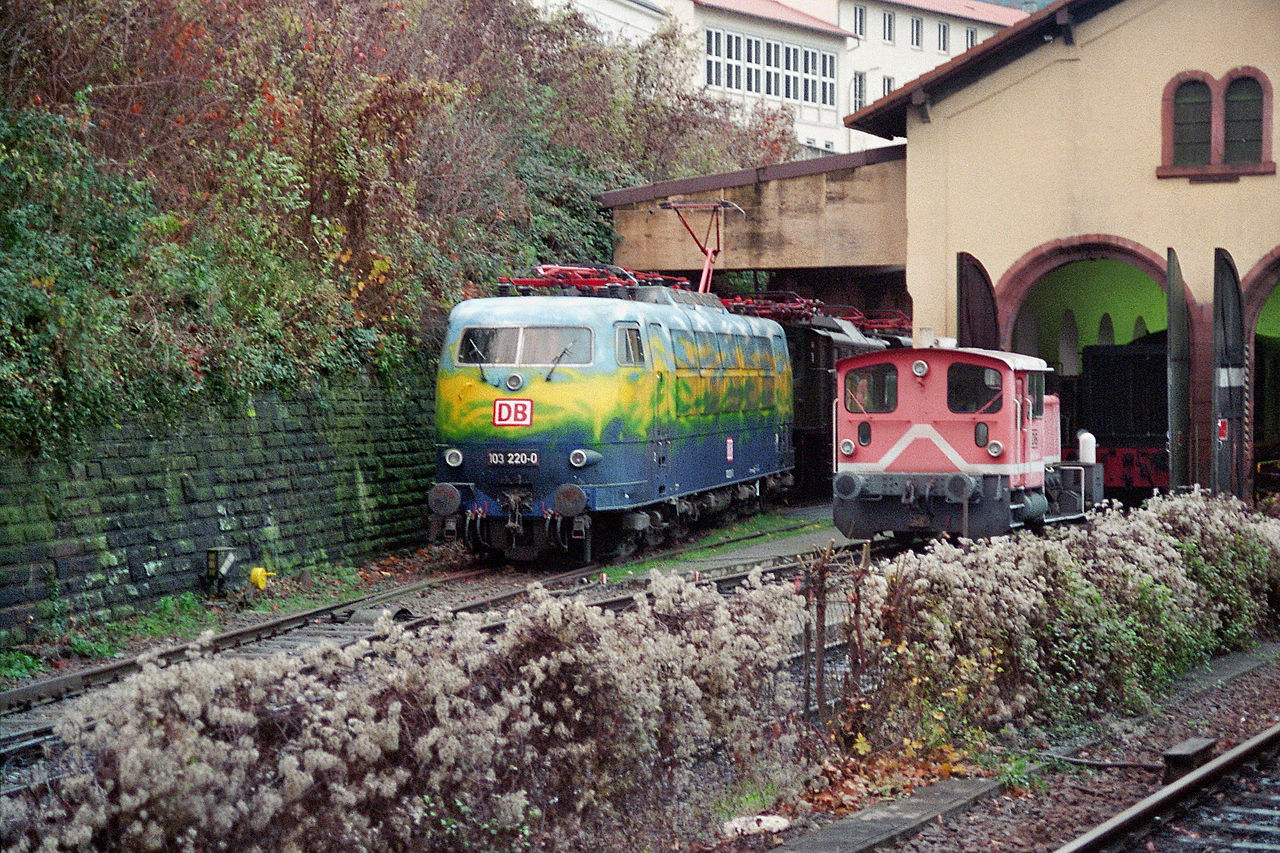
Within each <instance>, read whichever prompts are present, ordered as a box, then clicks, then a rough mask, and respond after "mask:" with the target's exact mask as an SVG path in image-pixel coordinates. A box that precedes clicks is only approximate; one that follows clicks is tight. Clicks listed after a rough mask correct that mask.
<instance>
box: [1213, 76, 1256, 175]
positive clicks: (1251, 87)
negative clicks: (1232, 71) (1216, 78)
mask: <svg viewBox="0 0 1280 853" xmlns="http://www.w3.org/2000/svg"><path fill="white" fill-rule="evenodd" d="M1223 120H1224V124H1223V148H1222V162H1224V163H1261V162H1262V84H1261V83H1259V82H1258V81H1257V80H1255V79H1254V78H1252V77H1237V78H1236V79H1235V80H1232V81H1231V84H1230V85H1229V86H1227V102H1226V112H1225V113H1224V116H1223Z"/></svg>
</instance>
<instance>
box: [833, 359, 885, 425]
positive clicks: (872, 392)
mask: <svg viewBox="0 0 1280 853" xmlns="http://www.w3.org/2000/svg"><path fill="white" fill-rule="evenodd" d="M844 407H845V410H846V411H849V412H852V413H854V414H859V413H861V414H883V413H885V412H892V411H893V410H894V409H896V408H898V368H896V367H894V366H893V365H892V364H870V365H867V366H866V367H859V368H857V369H855V370H850V371H849V372H848V373H846V374H845V377H844Z"/></svg>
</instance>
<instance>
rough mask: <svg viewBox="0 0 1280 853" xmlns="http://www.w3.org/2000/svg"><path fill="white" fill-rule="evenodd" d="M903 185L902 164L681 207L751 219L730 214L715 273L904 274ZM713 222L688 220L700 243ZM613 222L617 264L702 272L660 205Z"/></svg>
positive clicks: (765, 185)
mask: <svg viewBox="0 0 1280 853" xmlns="http://www.w3.org/2000/svg"><path fill="white" fill-rule="evenodd" d="M905 180H906V167H905V162H904V161H903V160H894V161H890V162H887V163H876V164H873V165H869V166H862V167H859V168H856V169H841V170H838V171H833V172H823V173H820V174H816V175H808V176H804V177H799V178H788V179H784V180H772V181H763V182H759V183H755V184H749V185H746V186H741V187H731V188H728V189H721V190H716V191H714V192H709V193H700V194H693V195H688V196H681V197H680V199H679V200H685V201H698V200H721V199H723V200H726V201H731V202H733V203H734V204H736V205H738V207H740V208H742V211H743V213H745V214H746V216H745V217H744V216H743V215H742V214H741V213H738V212H737V211H735V210H732V209H728V210H726V211H725V213H724V216H723V225H722V231H721V235H722V244H721V245H722V253H721V255H720V258H719V259H718V261H717V263H716V268H717V269H780V268H815V267H886V266H896V267H901V266H902V265H903V263H904V262H905V261H906V252H907V244H906V228H905V223H904V222H903V219H902V199H903V193H904V192H905ZM708 216H709V214H708V213H706V212H704V211H688V212H686V213H685V218H686V219H687V220H688V221H689V224H690V226H691V227H692V228H693V230H694V231H695V233H697V235H698V237H699V238H700V239H701V238H703V237H704V236H705V235H706V228H707V223H708ZM613 217H614V228H615V230H616V231H617V232H618V234H619V236H620V239H619V242H618V245H617V247H616V248H615V250H614V256H613V259H614V263H616V264H620V265H622V266H624V267H630V268H631V269H641V270H649V269H660V270H679V269H684V270H688V269H699V268H701V267H702V261H703V258H702V255H701V254H700V253H699V251H698V248H697V246H696V245H695V244H694V241H693V238H692V237H690V235H689V233H688V232H687V231H686V230H685V229H684V226H682V225H681V224H680V219H679V218H678V217H677V216H676V214H675V213H674V212H673V211H670V210H663V209H661V208H659V207H658V201H647V202H640V203H636V204H632V205H627V206H625V207H619V208H615V209H614V211H613ZM711 242H712V243H714V232H713V233H712V240H711Z"/></svg>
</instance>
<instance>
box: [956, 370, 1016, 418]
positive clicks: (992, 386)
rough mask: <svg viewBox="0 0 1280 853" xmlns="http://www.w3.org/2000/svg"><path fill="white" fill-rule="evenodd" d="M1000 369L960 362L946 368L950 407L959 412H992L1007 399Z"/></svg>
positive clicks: (960, 413)
mask: <svg viewBox="0 0 1280 853" xmlns="http://www.w3.org/2000/svg"><path fill="white" fill-rule="evenodd" d="M1003 392H1004V382H1003V377H1002V376H1001V375H1000V371H999V370H996V369H995V368H994V367H983V366H982V365H980V364H965V363H964V362H957V363H955V364H953V365H951V366H950V367H948V368H947V408H948V409H950V410H951V411H953V412H955V413H956V414H958V415H972V414H976V413H982V414H992V413H994V412H998V411H1000V406H1001V405H1002V404H1003V402H1004V393H1003Z"/></svg>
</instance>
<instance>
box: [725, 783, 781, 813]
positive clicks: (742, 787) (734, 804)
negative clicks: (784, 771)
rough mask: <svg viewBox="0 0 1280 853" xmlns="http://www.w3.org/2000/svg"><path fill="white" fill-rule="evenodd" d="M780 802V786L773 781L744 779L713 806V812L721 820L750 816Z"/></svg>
mask: <svg viewBox="0 0 1280 853" xmlns="http://www.w3.org/2000/svg"><path fill="white" fill-rule="evenodd" d="M776 802H778V786H777V785H774V784H773V783H771V782H766V783H765V784H764V785H755V784H752V782H751V781H750V780H743V781H742V782H741V783H739V784H738V785H737V786H736V787H735V788H734V789H733V790H731V791H729V792H728V794H727V795H726V796H725V797H723V798H721V799H719V800H717V801H716V802H715V803H713V804H712V806H711V812H712V814H714V815H715V816H716V817H718V818H720V819H721V820H732V819H733V818H735V817H750V816H751V815H758V814H761V813H763V812H766V811H768V810H769V809H771V808H773V805H774V803H776Z"/></svg>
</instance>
